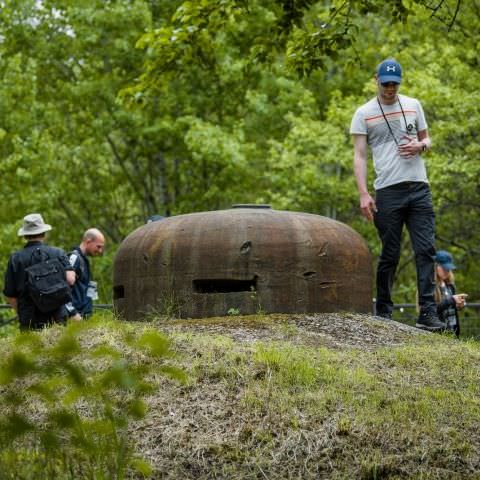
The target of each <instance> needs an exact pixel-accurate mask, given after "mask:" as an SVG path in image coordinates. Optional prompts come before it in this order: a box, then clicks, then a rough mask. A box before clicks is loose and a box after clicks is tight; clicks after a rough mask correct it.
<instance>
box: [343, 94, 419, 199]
mask: <svg viewBox="0 0 480 480" xmlns="http://www.w3.org/2000/svg"><path fill="white" fill-rule="evenodd" d="M398 98H399V100H400V103H399V102H398V101H397V102H395V103H394V104H393V105H384V104H382V109H383V113H384V114H385V117H384V115H383V114H382V110H381V109H380V106H379V105H378V101H377V97H375V98H372V100H370V101H369V102H367V103H365V104H364V105H362V106H361V107H360V108H359V109H358V110H357V111H356V112H355V115H354V116H353V118H352V123H351V126H350V133H351V134H352V135H366V136H367V144H368V145H369V146H370V148H371V150H372V157H373V165H374V168H375V173H376V178H375V182H374V187H375V190H378V189H380V188H385V187H388V186H390V185H395V184H397V183H401V182H426V183H428V179H427V171H426V169H425V163H424V162H423V159H422V157H421V156H420V155H416V156H414V157H410V158H405V157H401V156H400V155H399V154H398V146H397V144H396V143H395V140H394V139H393V137H392V133H393V135H394V136H395V138H396V139H397V142H398V143H399V144H402V143H403V142H404V141H405V140H402V137H403V136H405V135H409V136H412V137H414V138H415V139H416V138H417V133H418V132H420V131H422V130H426V129H427V128H428V127H427V122H426V120H425V114H424V113H423V109H422V105H421V104H420V102H419V101H418V100H417V99H416V98H410V97H406V96H405V95H398ZM400 105H401V106H400ZM402 109H403V113H402ZM404 115H405V118H404ZM385 118H386V120H385ZM387 121H388V124H387ZM388 125H390V128H391V130H392V132H390V129H389V128H388Z"/></svg>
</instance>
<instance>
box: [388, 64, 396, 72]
mask: <svg viewBox="0 0 480 480" xmlns="http://www.w3.org/2000/svg"><path fill="white" fill-rule="evenodd" d="M394 71H395V65H387V72H394Z"/></svg>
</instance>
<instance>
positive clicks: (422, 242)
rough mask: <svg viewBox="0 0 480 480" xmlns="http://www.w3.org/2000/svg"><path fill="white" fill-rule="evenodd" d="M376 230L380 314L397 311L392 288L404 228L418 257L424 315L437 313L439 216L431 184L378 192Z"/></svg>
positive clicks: (408, 183)
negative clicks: (436, 211)
mask: <svg viewBox="0 0 480 480" xmlns="http://www.w3.org/2000/svg"><path fill="white" fill-rule="evenodd" d="M375 203H376V205H377V210H378V211H377V213H376V214H375V219H374V220H375V226H376V227H377V231H378V234H379V236H380V239H381V241H382V253H381V255H380V259H379V261H378V267H377V307H376V308H377V314H391V313H392V311H393V302H392V286H393V280H394V277H395V271H396V269H397V265H398V261H399V259H400V247H401V238H402V230H403V225H406V226H407V229H408V232H409V234H410V241H411V242H412V247H413V251H414V253H415V264H416V267H417V288H418V299H419V304H420V312H421V313H435V312H436V305H435V299H434V290H435V276H434V275H435V261H434V256H435V214H434V212H433V205H432V195H431V192H430V188H429V186H428V184H427V183H423V182H403V183H399V184H397V185H392V186H390V187H386V188H382V189H379V190H377V191H376V200H375Z"/></svg>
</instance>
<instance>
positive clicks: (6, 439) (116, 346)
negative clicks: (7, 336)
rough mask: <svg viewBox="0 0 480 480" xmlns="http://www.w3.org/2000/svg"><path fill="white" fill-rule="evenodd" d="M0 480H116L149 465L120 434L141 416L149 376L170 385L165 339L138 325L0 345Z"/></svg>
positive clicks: (104, 325) (109, 325) (59, 332)
mask: <svg viewBox="0 0 480 480" xmlns="http://www.w3.org/2000/svg"><path fill="white" fill-rule="evenodd" d="M3 343H4V345H3V347H2V351H3V352H4V355H3V357H4V360H3V362H2V364H1V366H0V372H1V373H0V402H1V404H2V413H1V415H0V448H1V453H0V478H1V479H4V478H5V479H6V478H15V479H47V478H48V479H50V478H56V479H78V478H82V479H103V478H115V479H122V478H125V477H126V476H130V475H132V474H134V472H137V474H139V475H141V476H145V475H149V474H150V472H151V468H150V465H149V464H148V463H147V462H146V461H144V460H143V459H142V457H141V456H139V455H137V454H136V453H135V452H134V450H133V445H132V442H131V440H130V438H129V436H128V427H129V425H130V424H131V423H132V422H133V421H136V420H138V419H140V418H142V417H143V416H144V415H145V412H146V407H145V403H144V402H143V400H142V397H143V396H144V395H145V394H146V393H148V392H151V391H152V389H153V384H152V382H151V381H150V380H149V378H152V376H154V375H155V374H162V375H168V376H169V377H173V378H176V379H178V380H183V379H184V374H183V373H182V372H181V371H180V370H178V369H176V368H174V367H172V366H169V365H168V363H167V359H168V358H169V357H171V356H172V352H171V351H170V350H169V343H168V340H167V339H166V338H165V337H164V336H162V335H161V334H159V333H158V332H157V331H156V330H151V329H147V328H145V326H139V325H137V326H136V331H135V327H134V326H132V325H125V324H122V323H119V322H118V323H117V322H112V321H110V322H105V321H103V322H102V321H96V322H93V321H92V322H88V323H82V324H74V325H71V326H69V327H68V328H66V329H64V328H62V327H58V328H52V329H49V330H48V331H44V332H42V333H40V334H39V333H22V334H19V335H17V336H16V337H14V338H13V340H12V341H11V342H10V343H8V341H4V342H3Z"/></svg>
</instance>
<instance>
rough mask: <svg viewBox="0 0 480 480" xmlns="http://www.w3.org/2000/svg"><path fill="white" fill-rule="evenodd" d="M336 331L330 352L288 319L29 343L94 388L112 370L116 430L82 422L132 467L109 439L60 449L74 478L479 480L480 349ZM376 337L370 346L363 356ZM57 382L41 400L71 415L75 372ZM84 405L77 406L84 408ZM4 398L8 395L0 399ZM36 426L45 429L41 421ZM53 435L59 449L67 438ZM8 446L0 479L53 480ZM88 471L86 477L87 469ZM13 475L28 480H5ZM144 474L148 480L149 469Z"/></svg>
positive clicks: (371, 326)
mask: <svg viewBox="0 0 480 480" xmlns="http://www.w3.org/2000/svg"><path fill="white" fill-rule="evenodd" d="M327 320H328V319H327ZM336 321H337V322H339V320H338V317H337V319H336ZM326 324H327V325H328V322H327V323H326ZM340 325H341V327H342V328H341V329H339V330H338V331H336V330H335V326H334V324H333V323H332V327H331V329H332V331H331V332H330V333H331V335H332V338H333V337H335V336H336V335H337V337H336V340H337V342H336V343H335V345H336V346H335V347H333V346H332V344H331V343H329V342H328V341H327V340H328V339H327V340H326V336H325V335H319V334H318V332H317V331H315V332H314V331H313V330H312V331H310V330H309V329H308V328H304V327H303V326H299V325H298V324H297V323H296V322H295V320H294V319H292V318H290V317H288V316H263V315H256V316H249V317H227V318H217V319H206V320H205V321H203V320H196V321H190V322H189V321H185V320H182V321H171V320H159V321H158V322H156V323H154V324H153V327H154V329H153V330H152V329H149V328H148V325H146V324H130V325H125V324H123V323H121V322H115V321H113V320H108V319H102V320H99V321H97V322H96V323H95V324H94V328H93V330H90V329H85V330H83V331H82V332H83V333H82V334H81V335H80V334H79V335H80V336H78V337H75V338H77V341H76V342H75V338H73V340H72V337H69V336H68V335H67V336H65V335H61V333H59V331H58V330H55V329H52V331H49V332H42V333H41V334H36V335H34V338H37V340H36V341H34V342H33V343H32V342H30V345H33V347H32V346H30V348H37V349H40V350H39V351H41V352H43V354H42V355H43V356H42V358H44V359H45V358H46V357H45V355H46V353H48V354H49V355H53V356H55V355H56V356H57V357H58V358H64V357H62V355H65V354H67V355H70V357H69V358H70V363H72V364H79V365H81V366H82V368H84V369H86V368H87V366H88V365H93V367H94V368H91V369H90V370H88V371H89V372H90V373H89V374H88V375H87V374H85V378H86V379H87V380H88V382H90V383H92V382H93V383H94V382H95V381H97V384H96V385H104V384H102V383H98V382H99V381H100V380H99V379H100V378H102V379H104V378H105V375H103V376H102V375H100V372H98V371H97V369H98V368H99V364H98V363H95V359H97V360H98V359H100V360H101V361H102V362H105V359H106V358H108V359H110V360H109V361H108V362H106V365H104V366H103V367H101V368H100V370H101V371H103V372H105V371H107V372H110V378H112V379H114V380H115V381H113V380H112V381H113V384H108V388H111V389H112V390H111V391H112V398H113V399H114V400H115V401H114V403H115V405H114V406H113V408H114V411H117V414H118V415H119V417H118V419H117V421H116V422H113V424H114V425H115V426H116V430H115V429H113V430H112V428H111V427H112V423H110V424H109V423H108V422H106V423H102V422H100V420H102V421H103V422H105V417H102V416H101V418H97V419H96V420H98V422H99V424H98V425H97V424H96V426H95V428H93V427H92V426H91V424H89V423H88V421H89V420H91V416H89V415H86V416H82V415H80V416H79V418H80V421H81V422H84V423H82V425H84V426H87V427H92V428H91V430H89V434H90V435H91V436H93V437H92V438H94V437H95V436H98V435H110V434H112V433H113V434H116V435H117V436H120V437H121V438H122V440H123V442H124V443H121V444H118V445H121V446H122V448H125V452H126V453H125V455H127V456H128V457H129V458H130V460H131V461H130V464H129V465H128V466H125V465H124V464H123V463H122V465H121V467H122V468H121V469H119V470H115V466H116V465H117V463H116V462H117V460H118V459H117V460H116V458H117V457H115V455H114V454H115V453H118V452H117V451H116V448H117V447H115V443H113V442H112V441H111V440H110V443H109V444H108V445H110V446H113V447H112V448H107V449H106V450H105V451H102V450H98V451H96V452H95V453H96V456H93V457H92V456H90V457H88V450H87V451H83V450H82V449H78V446H76V445H75V444H73V443H68V444H67V445H66V447H65V449H64V452H63V455H67V456H68V455H70V457H73V458H76V463H75V462H74V463H75V465H76V468H77V469H78V468H83V470H82V471H84V472H87V473H88V475H90V476H88V475H87V477H85V478H125V477H126V478H128V477H130V476H131V477H134V478H138V477H141V476H142V475H143V474H141V473H139V472H141V471H142V465H143V466H145V464H144V463H141V462H140V463H139V466H138V468H137V469H136V470H135V466H134V461H137V460H138V461H139V459H143V460H144V461H146V462H147V464H149V465H151V468H152V474H151V478H172V479H176V478H192V479H193V478H195V479H207V478H225V479H236V478H239V479H240V478H241V479H258V478H268V479H278V478H285V479H290V478H291V479H294V478H295V479H297V478H302V479H317V478H329V479H351V478H359V479H385V478H389V479H394V478H398V479H401V478H405V479H407V478H409V479H410V478H418V479H455V478H459V479H460V478H461V479H479V478H480V475H479V473H478V472H479V471H480V433H479V432H480V428H479V427H480V400H479V399H480V369H479V365H480V343H479V342H476V341H461V340H460V341H459V340H456V339H454V338H452V337H451V336H442V335H424V334H422V335H416V334H415V335H411V334H407V333H405V332H403V331H401V330H398V331H394V333H395V335H394V336H393V337H394V338H395V339H396V340H398V341H399V342H398V344H396V345H392V344H391V343H388V342H384V344H382V342H379V341H378V339H379V338H382V337H381V336H382V335H383V334H384V335H385V338H387V336H388V338H391V337H392V335H391V334H392V329H393V330H395V325H389V324H385V323H381V322H375V321H373V320H369V319H366V318H364V317H358V318H357V317H355V316H348V318H347V317H345V318H344V320H342V321H340ZM155 329H158V330H160V331H164V332H166V334H167V336H168V338H169V342H167V341H166V340H165V339H164V340H161V339H159V338H157V337H156V334H155ZM348 329H350V330H352V331H354V332H355V335H356V338H357V339H360V340H359V345H358V346H357V347H352V346H349V347H347V346H346V343H345V344H344V345H342V338H341V335H342V334H344V332H345V331H346V330H348ZM312 332H313V334H312ZM321 332H324V330H321ZM342 332H343V333H342ZM161 338H164V337H161ZM372 338H376V339H377V340H376V341H377V343H378V344H375V345H374V346H372V344H371V343H369V342H372V340H371V339H372ZM18 341H19V340H18V338H17V337H15V338H13V337H12V339H8V340H3V341H2V342H3V343H2V351H3V352H7V353H6V355H7V357H8V352H13V351H15V350H17V351H18ZM362 342H363V343H362ZM37 343H39V345H37ZM15 345H17V346H16V347H15ZM35 345H37V346H35ZM45 349H47V350H45ZM173 353H175V356H172V355H173ZM57 357H56V358H57ZM9 358H11V357H9ZM111 359H115V360H116V362H113V361H112V360H111ZM20 360H21V359H17V363H18V365H19V366H17V368H19V369H20V370H19V372H23V373H22V376H21V379H20V380H18V379H17V380H16V383H15V389H14V390H13V393H15V394H16V395H17V396H23V400H22V405H28V404H29V402H31V401H33V400H34V399H35V398H36V397H35V396H34V395H32V392H31V391H29V390H28V389H27V390H25V389H24V388H23V389H22V387H24V386H25V379H26V378H27V374H28V371H29V363H28V361H26V360H25V359H24V360H25V361H23V363H22V362H21V361H20ZM27 360H28V359H27ZM120 360H123V362H122V361H120ZM30 361H33V360H32V358H30ZM118 361H120V363H118ZM91 362H94V363H93V364H91ZM112 362H113V363H112ZM95 365H96V367H95ZM115 365H117V366H118V365H122V368H123V370H122V368H120V369H119V370H118V371H117V370H115V368H113V367H114V366H115ZM129 365H130V366H131V368H133V369H134V372H135V374H134V375H133V380H132V379H131V378H130V377H129V376H128V375H127V373H128V372H129V371H130V370H128V368H129ZM177 366H178V367H180V368H181V369H183V371H184V372H186V375H187V377H186V379H184V382H183V383H179V382H178V381H172V380H171V379H170V378H169V377H166V376H165V375H164V373H165V372H166V373H168V372H170V373H173V374H174V373H175V372H177V370H175V369H174V368H173V367H177ZM112 368H113V372H112ZM125 369H126V370H125ZM169 369H171V370H169ZM82 371H83V370H82ZM26 372H27V373H26ZM60 373H61V374H58V373H57V375H56V376H52V377H51V378H49V379H48V381H46V380H45V381H44V383H45V385H44V387H45V388H46V387H47V386H48V387H49V388H56V389H58V388H59V387H58V383H56V382H60V390H61V392H62V394H61V396H60V398H61V399H63V400H62V401H63V402H66V401H67V399H69V398H72V392H70V395H67V393H68V391H69V389H70V390H73V391H74V393H75V392H77V390H78V388H79V387H78V386H77V387H74V386H72V385H71V382H73V380H69V381H68V382H67V381H66V380H65V376H66V377H67V378H73V379H74V378H75V373H74V372H73V373H72V372H70V373H69V372H68V371H67V372H65V371H63V373H62V372H60ZM19 375H20V373H19ZM72 375H73V377H72ZM125 375H127V376H126V377H125ZM58 377H59V378H60V380H59V378H58ZM129 378H130V380H129ZM62 379H63V380H62ZM95 379H97V380H95ZM129 381H130V382H133V383H130V384H129ZM125 382H126V383H125ZM73 383H74V382H73ZM145 384H148V385H149V387H148V388H145V389H144V390H142V388H140V385H145ZM135 385H138V389H137V390H135V389H136V388H137V387H135ZM105 388H106V387H105ZM62 389H63V390H62ZM76 389H77V390H76ZM97 390H98V388H94V389H93V391H94V392H95V391H97ZM132 392H137V394H136V395H134V397H135V398H138V399H141V400H142V404H141V406H139V408H140V410H141V411H140V413H139V414H138V415H137V416H135V415H127V414H126V413H125V412H127V411H126V410H125V411H124V413H123V414H120V413H119V411H118V409H117V410H115V408H116V406H120V407H122V406H125V405H127V404H128V402H129V401H131V400H132V395H131V393H132ZM80 393H82V395H83V394H85V397H82V399H83V401H84V402H87V403H88V401H91V400H89V399H88V395H86V393H85V391H84V390H81V392H80ZM97 393H98V392H97ZM8 394H9V392H7V391H6V390H5V387H3V390H0V397H1V398H0V400H3V401H5V399H6V398H7V397H8ZM11 394H12V390H11V389H10V395H11ZM77 395H78V392H77ZM73 396H74V397H75V395H73ZM93 396H94V398H97V399H98V398H103V397H95V394H94V395H93ZM76 398H78V397H76ZM49 405H50V407H51V406H52V405H51V404H48V402H47V407H48V406H49ZM97 405H103V404H102V403H101V402H100V403H98V402H97ZM143 406H144V407H145V411H144V410H143ZM78 412H79V413H82V411H81V410H79V411H78ZM34 419H35V420H36V421H37V422H38V425H37V427H38V429H39V431H40V430H42V428H44V426H45V423H44V422H45V417H42V416H41V415H40V416H38V417H37V416H34ZM120 420H121V421H120ZM42 422H43V423H42ZM120 424H121V425H120ZM102 425H103V426H104V427H105V430H103V431H101V432H99V431H98V429H99V428H100V429H101V427H102ZM67 430H68V429H67ZM60 433H62V435H64V436H65V437H66V438H67V439H68V438H70V437H69V435H70V434H71V433H72V431H71V430H69V431H68V432H66V433H65V429H64V430H61V432H60ZM67 434H68V435H67ZM16 442H17V443H16V445H15V449H11V448H10V449H7V450H6V451H4V454H3V455H2V456H0V472H1V471H2V467H3V468H4V469H5V468H7V470H4V471H7V472H10V476H9V475H4V476H3V477H2V474H1V473H0V478H49V477H48V475H46V474H45V471H44V472H43V476H42V469H41V468H39V466H40V465H42V461H43V462H44V458H45V454H46V453H45V449H43V450H42V448H41V447H42V444H41V442H40V443H38V444H37V448H36V449H34V450H32V449H31V448H30V444H29V442H32V437H31V436H30V437H28V436H26V437H18V438H17V439H16ZM5 452H6V453H5ZM42 455H43V457H42ZM102 455H103V456H104V458H103V459H102V458H100V457H102ZM42 459H43V460H42ZM87 460H88V461H89V462H90V464H92V465H93V466H94V468H93V470H88V469H86V466H85V462H87ZM107 460H108V461H107ZM1 462H3V464H2V463H1ZM57 462H58V463H57V470H56V473H57V478H74V477H69V476H68V472H67V471H65V470H62V469H61V468H60V467H58V465H61V464H62V461H61V459H60V457H58V458H57ZM95 462H96V463H95ZM87 465H88V462H87ZM107 466H109V467H108V468H107ZM14 468H17V470H14ZM62 468H63V467H62ZM109 468H110V470H109ZM112 468H113V470H112ZM14 471H18V472H23V473H22V475H20V476H18V477H12V475H13V472H14ZM26 472H27V473H28V472H31V475H30V474H27V473H26ZM32 472H33V473H32ZM59 472H60V473H62V472H63V473H62V475H63V476H61V475H58V473H59ZM89 472H90V473H89ZM92 472H93V473H92ZM110 472H117V473H116V475H117V476H111V473H110ZM118 472H120V475H119V474H118ZM135 472H137V473H135ZM143 472H144V474H145V475H146V476H147V477H148V475H147V473H148V470H143ZM29 475H30V476H29ZM102 475H103V476H102ZM109 475H110V476H109ZM122 475H123V477H122Z"/></svg>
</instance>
